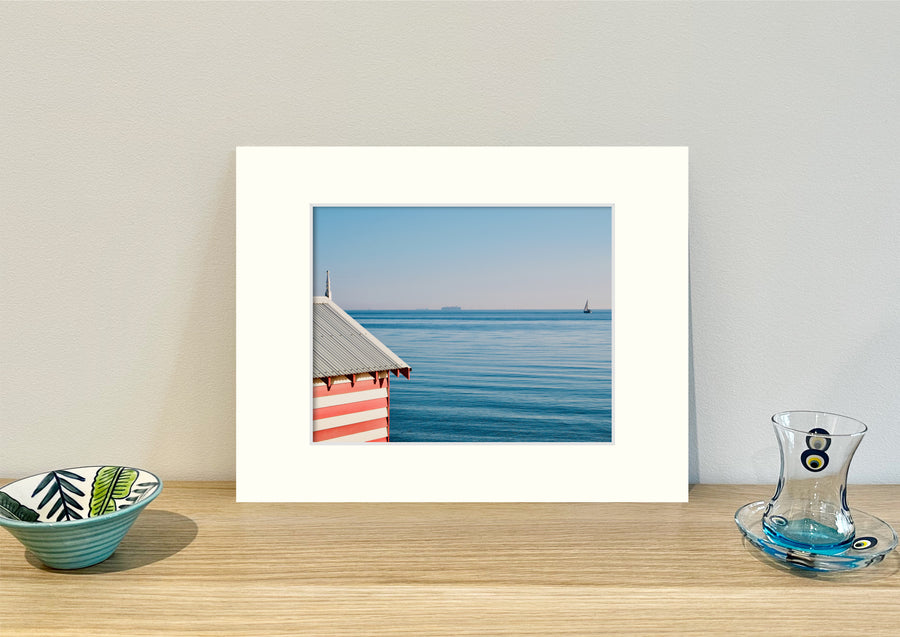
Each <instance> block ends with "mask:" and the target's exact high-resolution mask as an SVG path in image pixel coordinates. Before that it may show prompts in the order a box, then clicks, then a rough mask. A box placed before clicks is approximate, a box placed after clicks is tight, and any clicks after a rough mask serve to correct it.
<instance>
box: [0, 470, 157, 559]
mask: <svg viewBox="0 0 900 637" xmlns="http://www.w3.org/2000/svg"><path fill="white" fill-rule="evenodd" d="M160 491H162V481H161V480H160V479H159V478H157V477H156V476H155V475H153V474H152V473H150V472H149V471H144V470H142V469H133V468H131V467H116V466H97V467H77V468H74V469H57V470H55V471H48V472H45V473H39V474H37V475H33V476H30V477H28V478H22V479H21V480H16V481H15V482H11V483H9V484H7V485H6V486H4V487H2V488H0V526H2V527H4V528H5V529H6V530H7V531H9V532H10V533H12V534H13V535H14V536H15V537H16V539H18V540H19V541H20V542H21V543H22V544H23V545H24V546H25V548H27V549H28V550H30V551H31V552H32V553H34V555H35V556H36V557H37V558H38V559H39V560H40V561H41V562H43V563H44V564H45V565H47V566H49V567H51V568H59V569H73V568H83V567H85V566H92V565H93V564H98V563H99V562H102V561H103V560H105V559H106V558H108V557H109V556H110V555H112V554H113V552H114V551H115V550H116V547H118V546H119V542H121V541H122V538H123V537H125V534H126V533H127V532H128V529H129V528H131V525H132V524H133V523H134V521H135V519H136V518H137V516H138V514H140V512H141V511H142V510H143V509H144V507H145V506H147V504H149V503H150V501H151V500H153V499H154V498H155V497H156V496H158V495H159V493H160Z"/></svg>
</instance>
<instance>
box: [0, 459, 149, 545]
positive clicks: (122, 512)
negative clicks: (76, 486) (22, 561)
mask: <svg viewBox="0 0 900 637" xmlns="http://www.w3.org/2000/svg"><path fill="white" fill-rule="evenodd" d="M102 467H124V468H126V469H135V470H137V471H142V472H143V473H148V474H150V475H151V476H153V477H154V478H155V479H156V481H157V483H158V484H157V485H156V488H155V489H154V490H153V491H152V492H151V493H150V494H148V495H146V496H144V497H143V498H142V499H141V500H139V501H138V502H135V503H134V504H132V505H130V506H128V507H127V508H124V509H117V510H116V511H113V512H112V513H104V514H103V515H98V516H95V517H86V518H82V519H80V520H62V521H60V522H38V521H34V522H29V521H27V520H14V519H12V518H7V517H4V516H2V515H0V526H6V527H14V528H20V529H52V528H60V527H65V528H72V527H76V526H85V525H88V524H97V523H98V522H100V521H110V520H112V519H114V518H119V517H123V516H126V515H129V514H131V513H139V512H140V510H141V509H143V508H144V507H145V506H147V505H148V504H150V503H151V502H152V501H153V500H155V499H156V496H158V495H159V494H160V493H161V492H162V489H163V481H162V480H160V479H159V476H158V475H156V474H155V473H153V472H152V471H148V470H147V469H141V468H139V467H131V466H128V465H121V464H86V465H81V466H78V467H65V468H61V469H48V470H47V471H39V472H38V473H33V474H31V475H30V476H25V477H24V478H17V479H15V480H13V481H11V482H7V483H6V484H4V485H3V486H0V492H2V491H5V489H6V487H8V486H10V485H12V484H16V483H17V482H22V481H23V480H30V479H31V478H36V477H38V476H42V475H46V474H47V473H50V472H51V471H77V470H78V469H100V468H102Z"/></svg>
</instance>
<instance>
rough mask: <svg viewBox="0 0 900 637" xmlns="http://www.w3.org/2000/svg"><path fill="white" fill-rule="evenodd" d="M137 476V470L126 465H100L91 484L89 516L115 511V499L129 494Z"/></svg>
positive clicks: (120, 498)
mask: <svg viewBox="0 0 900 637" xmlns="http://www.w3.org/2000/svg"><path fill="white" fill-rule="evenodd" d="M137 477H138V472H137V471H136V470H135V469H130V468H128V467H100V469H99V471H97V475H96V476H94V484H93V485H92V486H91V504H90V514H89V515H90V517H96V516H98V515H103V514H104V513H112V512H113V511H115V510H116V500H123V499H125V498H127V497H128V496H129V495H130V494H131V487H132V485H133V484H134V482H135V480H137Z"/></svg>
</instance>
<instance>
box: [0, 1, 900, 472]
mask: <svg viewBox="0 0 900 637" xmlns="http://www.w3.org/2000/svg"><path fill="white" fill-rule="evenodd" d="M897 24H900V4H898V3H874V4H865V3H857V2H852V3H851V2H847V3H826V4H816V3H807V2H803V3H796V4H794V3H786V2H785V3H772V4H769V3H756V2H753V3H746V4H744V3H736V2H731V3H700V4H694V3H688V2H678V3H663V4H655V3H603V2H600V3H585V4H579V3H575V4H567V3H547V4H535V3H512V4H505V3H502V4H501V3H486V4H471V3H435V4H431V3H398V4H393V3H352V4H349V3H347V4H345V3H322V4H319V3H274V4H269V3H257V2H244V3H190V4H180V3H102V4H85V3H64V4H57V3H52V4H50V3H27V4H26V3H2V4H0V60H2V62H0V89H2V90H0V132H2V137H0V208H2V209H0V215H2V216H0V229H2V233H0V259H2V280H0V321H2V324H0V329H2V331H0V427H2V445H0V475H5V476H9V477H16V476H19V475H24V474H27V473H29V472H32V471H36V470H40V469H44V468H46V467H48V466H66V465H72V464H80V463H93V462H123V463H130V464H135V465H138V466H143V467H147V468H152V469H153V470H155V471H157V472H158V473H159V474H160V475H162V476H163V477H164V479H198V478H209V479H216V478H225V479H227V478H231V477H233V475H234V452H235V449H234V408H235V398H234V376H235V373H234V307H235V304H234V273H235V257H234V244H235V236H234V177H235V175H234V148H235V146H239V145H305V144H315V145H687V146H689V147H690V148H691V224H692V227H691V245H690V250H691V303H692V347H693V357H692V378H693V385H692V403H691V404H692V413H691V414H690V423H691V434H692V435H691V450H690V451H691V474H692V475H691V479H692V481H698V480H699V481H702V482H761V483H771V482H774V480H775V478H776V476H777V471H778V460H777V451H776V446H775V440H774V436H773V434H772V432H771V430H770V427H769V425H768V417H769V415H770V414H771V413H773V412H775V411H778V410H782V409H792V408H806V409H824V410H833V411H838V412H844V413H847V414H848V415H852V416H855V417H857V418H860V419H862V420H864V421H866V422H867V423H868V424H869V425H870V433H869V434H868V437H867V439H866V440H865V441H864V442H863V445H862V447H861V448H860V450H859V452H858V454H857V459H856V461H855V462H854V465H853V469H852V471H851V481H857V482H900V463H897V462H896V460H895V453H894V452H895V450H897V449H900V427H898V419H900V391H898V387H900V364H898V362H900V300H898V299H900V250H898V248H900V214H898V213H900V115H898V112H900V74H898V72H897V69H898V68H900V38H898V37H897V30H896V26H897ZM451 178H452V177H451ZM660 312H665V308H660ZM673 417H674V414H673ZM673 452H675V453H677V452H680V450H673Z"/></svg>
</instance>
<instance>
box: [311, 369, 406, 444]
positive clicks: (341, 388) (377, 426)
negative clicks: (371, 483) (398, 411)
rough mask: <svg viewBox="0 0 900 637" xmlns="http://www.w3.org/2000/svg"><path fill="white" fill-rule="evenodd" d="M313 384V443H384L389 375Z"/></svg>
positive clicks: (374, 374) (388, 405) (387, 410)
mask: <svg viewBox="0 0 900 637" xmlns="http://www.w3.org/2000/svg"><path fill="white" fill-rule="evenodd" d="M329 380H330V384H326V383H325V381H323V380H320V379H318V378H316V379H314V380H313V442H387V441H388V438H389V437H390V417H389V414H390V385H391V379H390V375H389V373H388V372H373V373H371V374H359V375H357V376H356V377H355V378H353V379H351V378H347V377H346V376H338V377H337V378H332V379H329Z"/></svg>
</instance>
